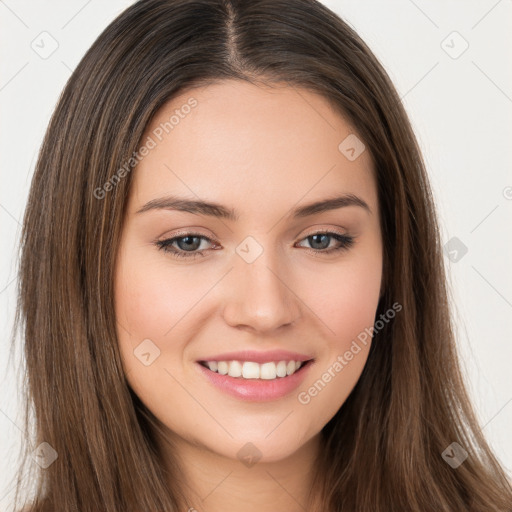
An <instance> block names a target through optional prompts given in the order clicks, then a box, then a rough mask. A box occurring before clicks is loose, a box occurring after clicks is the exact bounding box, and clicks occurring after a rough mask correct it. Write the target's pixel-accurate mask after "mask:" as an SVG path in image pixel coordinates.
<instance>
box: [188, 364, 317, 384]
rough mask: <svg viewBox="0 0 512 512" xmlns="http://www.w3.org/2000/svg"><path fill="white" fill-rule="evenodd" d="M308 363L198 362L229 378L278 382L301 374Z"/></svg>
mask: <svg viewBox="0 0 512 512" xmlns="http://www.w3.org/2000/svg"><path fill="white" fill-rule="evenodd" d="M312 361H313V359H309V360H308V361H293V360H290V361H284V360H282V361H274V362H268V363H262V364H259V363H256V362H253V361H236V360H233V361H198V363H199V364H200V365H201V366H204V367H205V368H207V369H208V370H210V371H212V372H214V373H218V374H219V375H225V376H228V377H234V378H239V379H240V380H245V379H246V380H277V379H283V378H285V377H289V376H290V375H293V374H295V373H298V372H300V371H301V370H302V369H303V368H304V367H306V366H307V365H308V364H310V363H311V362H312Z"/></svg>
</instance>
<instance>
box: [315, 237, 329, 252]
mask: <svg viewBox="0 0 512 512" xmlns="http://www.w3.org/2000/svg"><path fill="white" fill-rule="evenodd" d="M312 238H313V240H314V242H313V244H312V245H314V244H316V243H317V240H316V239H317V238H324V239H326V238H329V235H325V234H320V235H313V237H312ZM324 242H325V240H324ZM320 245H322V244H321V242H320ZM327 246H329V243H327ZM316 248H317V249H318V247H316ZM320 248H324V249H325V247H320Z"/></svg>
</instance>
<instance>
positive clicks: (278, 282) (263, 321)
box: [223, 251, 301, 333]
mask: <svg viewBox="0 0 512 512" xmlns="http://www.w3.org/2000/svg"><path fill="white" fill-rule="evenodd" d="M290 275H291V274H290V272H289V271H288V272H287V271H284V270H283V269H282V265H281V266H279V265H277V264H276V261H275V259H274V258H270V255H269V251H264V252H263V254H262V255H261V256H260V257H259V258H258V259H257V260H256V261H254V262H252V263H247V262H245V261H244V260H243V259H238V261H235V268H234V269H233V270H232V272H230V276H229V282H228V283H226V287H227V288H228V290H229V292H228V293H227V295H228V298H227V302H226V303H225V307H224V311H223V316H224V320H225V321H226V323H227V324H228V325H230V326H232V327H236V328H238V329H250V330H253V331H257V332H259V333H272V332H273V331H275V330H277V329H279V328H280V327H284V326H287V325H290V324H292V323H293V322H295V321H296V320H297V319H298V318H299V317H300V314H301V308H300V299H299V298H298V296H297V295H296V294H295V293H294V291H293V282H290V279H291V278H290V277H289V276H290Z"/></svg>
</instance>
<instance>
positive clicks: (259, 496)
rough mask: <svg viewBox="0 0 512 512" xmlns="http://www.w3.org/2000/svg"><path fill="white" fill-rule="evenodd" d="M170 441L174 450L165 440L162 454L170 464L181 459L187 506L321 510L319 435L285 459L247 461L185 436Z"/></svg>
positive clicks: (201, 511) (211, 511)
mask: <svg viewBox="0 0 512 512" xmlns="http://www.w3.org/2000/svg"><path fill="white" fill-rule="evenodd" d="M172 441H173V442H172V446H173V448H172V452H171V449H170V446H171V445H170V444H167V443H164V444H165V445H166V447H167V449H165V448H164V454H165V457H166V460H168V461H169V463H170V464H171V461H179V462H178V465H179V467H180V472H181V482H180V485H181V488H182V495H183V496H184V501H185V503H183V504H182V509H183V510H187V511H189V512H195V511H197V512H221V511H222V512H224V511H226V510H240V509H241V507H242V506H243V510H244V512H266V511H271V510H272V511H273V510H286V511H287V512H304V510H308V511H313V510H320V507H318V508H313V503H317V499H318V496H317V493H316V491H315V492H313V491H312V486H313V481H314V477H315V471H316V469H317V467H318V466H317V464H316V462H317V456H318V454H319V450H320V435H317V436H315V437H313V438H312V439H310V440H309V441H308V442H307V443H306V444H305V445H303V446H302V447H301V448H300V449H299V450H297V451H296V452H294V453H292V454H291V455H289V456H288V457H287V458H285V459H281V460H277V461H265V459H264V458H262V459H261V460H260V461H258V462H256V463H254V462H253V463H251V462H250V461H248V462H246V463H245V464H244V463H243V462H241V461H240V460H238V459H237V458H227V457H224V456H222V455H220V454H218V453H215V452H212V451H210V450H209V449H207V448H206V447H204V446H198V445H193V444H191V443H189V442H187V441H185V440H183V439H181V438H179V439H177V438H174V439H173V440H172ZM172 465H174V464H172ZM175 485H176V482H174V485H173V486H175Z"/></svg>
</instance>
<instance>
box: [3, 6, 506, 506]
mask: <svg viewBox="0 0 512 512" xmlns="http://www.w3.org/2000/svg"><path fill="white" fill-rule="evenodd" d="M131 3H132V2H131V1H127V0H114V1H109V2H108V3H107V2H102V1H100V0H89V1H84V0H72V1H70V0H66V1H64V0H53V1H49V0H46V1H35V0H32V1H26V0H0V23H1V26H0V41H1V48H0V52H1V64H2V66H1V74H0V108H1V124H0V126H1V130H2V132H1V137H0V162H1V165H0V169H1V187H0V226H1V232H0V236H1V238H0V239H1V248H2V249H1V254H0V258H1V259H0V261H1V266H0V310H1V318H2V323H1V327H0V328H1V334H2V337H1V339H0V383H1V384H0V386H1V387H0V389H1V393H0V509H2V510H3V509H5V508H6V507H7V505H8V504H9V503H10V498H11V496H12V492H11V491H12V482H11V478H12V476H13V474H14V473H13V471H14V469H15V467H16V458H17V453H18V448H19V443H20V441H21V438H22V432H21V425H22V424H21V418H22V416H21V412H20V408H19V401H18V398H17V396H16V393H17V389H16V381H15V380H14V373H13V371H12V368H7V362H8V346H9V345H8V343H9V340H10V334H11V326H12V320H13V316H14V306H15V301H16V295H15V281H16V269H17V267H16V264H17V262H16V260H15V252H14V251H15V246H16V244H17V242H18V236H19V232H20V222H21V219H22V214H23V210H24V208H25V203H26V197H27V194H28V188H29V185H30V180H31V177H32V173H33V170H34V164H35V160H36V156H37V151H38V148H39V146H40V143H41V141H42V137H43V134H44V131H45V129H46V126H47V123H48V121H49V118H50V115H51V113H52V111H53V108H54V107H55V104H56V101H57V99H58V96H59V94H60V92H61V90H62V88H63V87H64V84H65V82H66V80H67V79H68V77H69V76H70V74H71V71H72V69H74V67H75V66H76V64H77V63H78V61H79V60H80V58H81V57H82V56H83V54H84V53H85V52H86V50H87V49H88V48H89V47H90V45H91V44H92V43H93V41H94V40H95V39H96V37H97V36H98V35H99V34H100V32H101V31H102V30H103V29H104V28H105V27H106V26H107V25H108V23H109V22H110V21H111V20H112V19H113V18H114V17H115V16H116V15H117V14H119V13H120V12H121V11H122V10H124V9H125V8H126V7H127V6H129V5H130V4H131ZM324 3H325V5H327V6H328V7H330V8H331V9H333V10H334V11H335V12H337V13H338V14H340V15H341V16H342V17H343V18H344V19H345V20H346V21H347V22H348V23H350V25H352V26H353V27H354V28H355V29H356V31H357V32H358V33H359V34H360V35H361V36H362V38H363V39H364V40H365V41H366V42H367V44H368V45H369V46H370V48H371V49H372V50H373V51H374V52H375V54H376V55H377V57H378V58H379V59H380V60H381V62H382V63H383V64H384V66H385V67H386V69H387V70H388V72H389V74H390V76H391V79H392V80H393V81H394V83H395V85H396V87H397V89H398V91H399V93H400V95H401V96H402V99H403V102H404V104H405V107H406V109H407V111H408V113H409V115H410V117H411V120H412V123H413V126H414V129H415V131H416V134H417V137H418V139H419V142H420V145H421V148H422V150H423V152H424V156H425V159H426V163H427V167H428V171H429V174H430V178H431V183H432V186H433V189H434V193H435V197H436V202H437V204H438V208H439V216H440V223H441V228H442V237H443V243H447V242H448V241H449V240H451V239H452V238H453V237H457V238H458V239H459V240H460V241H461V242H462V243H463V244H464V245H465V246H466V247H467V248H468V252H467V253H466V254H465V255H464V256H463V257H462V258H460V254H461V253H460V252H459V256H458V257H459V258H460V259H459V260H458V261H456V262H454V261H449V259H448V257H446V262H447V265H448V269H449V279H450V283H449V285H450V288H451V291H452V300H453V305H454V306H453V307H454V311H455V314H456V316H457V322H458V336H459V347H460V353H461V356H462V359H463V362H464V368H465V372H466V374H467V379H468V383H469V390H470V393H471V396H472V398H473V401H474V404H475V407H476V410H477V413H478V416H479V418H480V420H481V424H482V426H483V428H484V433H485V435H486V436H487V438H488V440H489V441H490V443H491V445H492V446H493V448H494V449H495V452H496V454H497V456H498V458H499V459H500V460H501V462H502V463H503V464H504V466H505V467H506V468H507V470H508V471H509V472H512V436H511V435H510V433H511V432H512V429H511V425H512V404H511V403H510V402H511V401H512V379H511V373H512V372H511V368H510V364H511V361H512V272H511V271H510V268H511V263H512V172H511V163H512V150H511V141H512V123H511V120H512V99H511V98H512V68H511V66H510V62H512V59H511V53H512V30H511V28H512V27H511V20H512V1H511V0H499V1H496V0H480V1H476V0H472V1H468V0H464V1H463V0H459V1H454V0H451V1H446V0H443V1H441V0H437V1H432V0H431V1H427V0H414V1H413V0H394V1H389V0H388V1H386V2H382V1H381V0H359V1H356V0H351V1H344V0H329V1H327V0H325V1H324ZM44 31H46V32H48V33H49V34H50V35H51V37H50V36H48V35H42V36H41V35H40V34H41V33H42V32H44ZM454 31H455V32H457V33H458V35H457V34H453V32H454ZM44 38H45V39H44ZM51 38H53V39H55V41H56V42H57V43H58V48H57V49H56V50H55V51H54V53H52V54H51V55H50V56H48V57H47V58H42V57H41V56H40V55H39V54H38V53H37V52H36V51H35V50H34V49H33V48H32V47H31V45H32V46H34V47H37V46H39V48H40V49H39V50H38V51H39V52H43V51H48V50H49V49H51V44H55V43H52V41H51ZM443 41H444V42H443ZM466 44H468V45H469V46H468V48H467V49H466V50H465V51H464V52H463V53H461V51H462V50H463V49H464V47H465V46H466ZM459 53H461V54H460V55H459ZM43 56H44V57H46V55H43ZM507 63H508V64H507ZM451 243H453V242H451ZM15 363H16V361H15Z"/></svg>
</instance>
